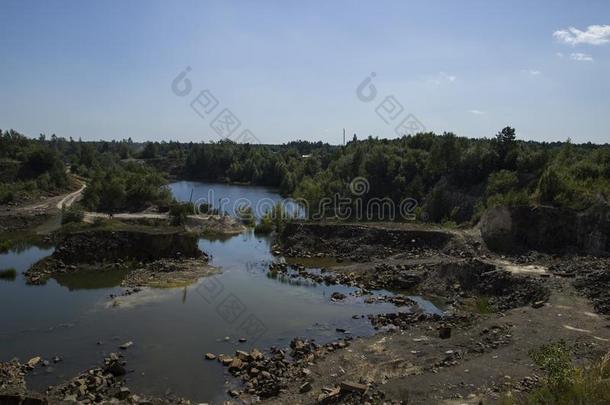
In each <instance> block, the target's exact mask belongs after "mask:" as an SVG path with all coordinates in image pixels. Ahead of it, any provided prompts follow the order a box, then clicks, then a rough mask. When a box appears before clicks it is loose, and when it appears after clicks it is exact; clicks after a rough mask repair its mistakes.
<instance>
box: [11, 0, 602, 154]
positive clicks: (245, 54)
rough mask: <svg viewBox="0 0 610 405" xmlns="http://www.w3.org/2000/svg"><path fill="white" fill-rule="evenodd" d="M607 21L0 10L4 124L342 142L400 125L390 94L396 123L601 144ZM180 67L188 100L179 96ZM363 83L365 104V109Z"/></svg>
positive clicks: (63, 6) (224, 6)
mask: <svg viewBox="0 0 610 405" xmlns="http://www.w3.org/2000/svg"><path fill="white" fill-rule="evenodd" d="M609 24H610V2H607V1H601V0H600V1H587V2H575V1H573V0H572V1H553V2H550V1H549V2H543V1H511V2H507V1H463V2H456V1H410V2H407V1H374V2H373V1H370V2H364V1H363V2H356V1H309V2H303V1H301V2H281V1H256V2H253V1H233V2H229V1H218V2H210V1H176V2H170V1H97V2H92V1H87V2H83V1H65V0H64V1H27V0H26V1H24V0H21V1H12V0H8V1H7V0H2V1H1V2H0V52H1V54H0V55H1V56H0V57H1V61H0V94H1V96H2V97H1V98H0V128H2V129H8V128H14V129H16V130H18V131H20V132H24V133H26V134H28V135H31V136H37V135H38V134H39V133H41V132H44V133H46V134H49V135H50V134H51V133H56V134H57V135H61V136H66V137H68V136H72V137H75V138H77V137H82V138H83V139H85V140H96V139H121V138H126V137H132V138H133V139H134V140H147V139H154V140H170V139H174V140H182V141H210V140H218V139H219V135H217V134H216V133H215V132H214V131H213V130H212V128H211V127H210V123H211V122H212V120H213V119H214V118H215V115H216V113H220V111H221V110H224V108H228V109H229V110H230V111H231V112H232V113H233V114H234V116H235V117H237V119H239V121H240V122H241V125H240V127H239V128H237V129H236V130H235V131H236V132H235V133H234V134H233V136H234V135H236V134H238V133H239V132H241V131H242V130H244V129H249V130H250V131H252V133H253V134H254V135H255V136H256V137H257V138H258V139H259V140H260V141H262V142H264V143H281V142H286V141H290V140H295V139H306V140H323V141H326V142H330V143H340V142H341V132H342V128H344V127H345V128H346V129H347V132H348V134H352V133H354V132H356V133H357V134H358V135H359V136H361V137H362V136H368V135H369V134H372V135H374V136H379V137H396V134H395V131H394V128H395V126H396V125H395V124H396V122H397V121H390V122H389V123H386V122H384V120H383V119H382V118H380V116H378V114H377V113H376V109H377V107H378V105H379V104H380V103H382V102H383V101H384V99H385V98H386V97H388V96H394V100H395V101H397V102H399V103H400V105H402V109H398V110H394V111H397V112H398V111H399V110H400V111H401V114H400V115H399V116H398V118H397V120H401V119H402V117H403V116H406V115H408V114H413V116H415V117H416V118H417V119H418V120H419V121H420V122H421V123H422V125H424V126H425V127H426V128H427V129H429V130H432V131H435V132H442V131H452V132H455V133H456V134H458V135H462V136H470V137H483V136H488V137H489V136H493V135H494V134H495V133H496V132H497V131H498V130H499V129H501V128H502V127H504V126H506V125H511V126H514V127H516V128H517V131H518V136H519V137H520V138H522V139H536V140H549V141H551V140H565V139H567V138H568V137H570V138H571V139H572V140H573V141H575V142H587V141H591V142H596V143H604V142H608V141H609V140H610V136H609V135H610V113H609V111H610V74H609V73H608V72H610V27H608V25H609ZM592 26H593V27H592ZM596 26H599V27H596ZM570 27H573V29H572V30H570ZM591 27H592V28H591ZM187 66H188V67H190V69H191V70H190V72H189V73H188V75H187V76H186V77H187V78H188V80H190V82H191V88H192V90H191V92H190V93H189V94H187V95H185V96H178V95H176V94H174V92H173V91H172V81H173V80H174V78H175V77H176V76H177V75H178V74H179V73H180V72H181V71H183V70H184V69H185V68H186V67H187ZM372 72H374V73H375V74H376V76H375V77H374V79H373V80H372V85H373V86H374V87H375V89H376V90H377V97H376V98H375V99H374V100H373V101H371V102H363V101H361V100H360V99H359V98H358V97H357V94H356V89H357V87H358V85H359V84H360V83H361V82H362V81H363V80H364V79H365V78H367V77H368V76H369V75H370V74H371V73H372ZM206 89H207V90H209V91H210V94H213V96H214V97H215V99H216V100H217V101H218V107H217V108H216V109H215V110H213V111H212V113H210V115H209V116H204V117H201V116H200V115H198V114H197V113H196V112H195V111H194V110H193V109H192V108H191V106H190V103H191V102H192V101H193V100H194V99H195V98H197V97H198V95H199V94H200V92H201V91H202V90H206ZM384 105H386V106H387V104H384ZM397 108H398V107H397ZM392 117H394V114H392Z"/></svg>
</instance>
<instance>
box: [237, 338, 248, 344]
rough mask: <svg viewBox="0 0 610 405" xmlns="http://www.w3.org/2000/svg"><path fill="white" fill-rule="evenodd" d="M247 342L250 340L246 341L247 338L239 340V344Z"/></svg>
mask: <svg viewBox="0 0 610 405" xmlns="http://www.w3.org/2000/svg"><path fill="white" fill-rule="evenodd" d="M247 341H248V339H246V338H245V337H240V338H239V342H240V343H245V342H247Z"/></svg>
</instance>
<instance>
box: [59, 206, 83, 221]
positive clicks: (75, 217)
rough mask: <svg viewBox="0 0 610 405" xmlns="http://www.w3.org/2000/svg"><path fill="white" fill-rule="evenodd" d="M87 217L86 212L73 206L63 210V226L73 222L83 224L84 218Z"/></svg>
mask: <svg viewBox="0 0 610 405" xmlns="http://www.w3.org/2000/svg"><path fill="white" fill-rule="evenodd" d="M84 217H85V212H84V211H83V210H82V209H81V208H80V207H76V206H71V207H69V208H62V210H61V224H62V225H65V224H69V223H71V222H74V223H79V222H83V218H84Z"/></svg>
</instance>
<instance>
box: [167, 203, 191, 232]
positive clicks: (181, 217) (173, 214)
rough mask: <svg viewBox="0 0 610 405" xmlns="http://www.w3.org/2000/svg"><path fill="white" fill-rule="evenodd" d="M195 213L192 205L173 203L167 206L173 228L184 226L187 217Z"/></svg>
mask: <svg viewBox="0 0 610 405" xmlns="http://www.w3.org/2000/svg"><path fill="white" fill-rule="evenodd" d="M194 213H195V207H194V206H193V203H190V202H187V203H181V202H176V201H174V202H173V203H172V204H171V205H170V206H169V220H170V224H171V225H173V226H180V225H184V224H186V220H187V218H188V216H189V215H192V214H194Z"/></svg>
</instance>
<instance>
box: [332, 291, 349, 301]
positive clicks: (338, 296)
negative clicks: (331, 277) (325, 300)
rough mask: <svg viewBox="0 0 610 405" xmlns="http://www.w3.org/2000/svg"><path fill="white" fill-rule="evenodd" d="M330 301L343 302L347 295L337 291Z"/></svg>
mask: <svg viewBox="0 0 610 405" xmlns="http://www.w3.org/2000/svg"><path fill="white" fill-rule="evenodd" d="M330 299H331V300H333V301H342V300H344V299H345V294H343V293H340V292H338V291H335V292H334V293H332V294H331V295H330Z"/></svg>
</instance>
